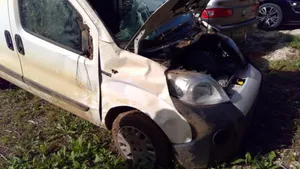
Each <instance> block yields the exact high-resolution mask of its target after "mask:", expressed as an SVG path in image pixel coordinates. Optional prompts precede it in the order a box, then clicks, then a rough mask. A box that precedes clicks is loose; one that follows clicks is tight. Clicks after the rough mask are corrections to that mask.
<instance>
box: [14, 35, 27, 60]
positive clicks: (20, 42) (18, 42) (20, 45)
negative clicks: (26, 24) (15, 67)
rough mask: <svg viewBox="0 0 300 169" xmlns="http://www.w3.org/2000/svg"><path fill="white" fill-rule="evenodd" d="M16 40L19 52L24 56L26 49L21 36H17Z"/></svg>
mask: <svg viewBox="0 0 300 169" xmlns="http://www.w3.org/2000/svg"><path fill="white" fill-rule="evenodd" d="M15 40H16V45H17V49H18V52H19V53H20V54H22V55H25V49H24V45H23V42H22V38H21V36H20V35H16V36H15Z"/></svg>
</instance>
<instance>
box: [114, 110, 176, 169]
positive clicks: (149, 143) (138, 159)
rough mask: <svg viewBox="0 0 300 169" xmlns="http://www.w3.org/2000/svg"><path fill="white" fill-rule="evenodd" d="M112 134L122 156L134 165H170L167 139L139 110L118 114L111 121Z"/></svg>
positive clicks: (169, 147) (169, 148)
mask: <svg viewBox="0 0 300 169" xmlns="http://www.w3.org/2000/svg"><path fill="white" fill-rule="evenodd" d="M112 134H113V139H114V143H115V146H116V147H117V149H118V151H119V152H120V154H121V155H122V157H123V158H125V159H126V160H128V161H129V162H132V163H133V164H134V165H135V166H136V165H140V164H141V165H147V166H150V167H155V166H160V167H164V168H166V167H169V166H170V164H171V160H172V156H171V144H170V142H169V139H168V138H167V136H166V135H165V134H164V133H163V131H162V130H161V129H160V128H159V127H158V126H157V125H156V123H155V122H153V121H152V120H151V119H150V118H149V117H148V116H147V115H145V114H143V113H141V112H139V111H130V112H126V113H122V114H120V115H119V116H118V117H117V118H116V120H115V121H114V123H113V129H112Z"/></svg>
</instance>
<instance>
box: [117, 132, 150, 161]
mask: <svg viewBox="0 0 300 169" xmlns="http://www.w3.org/2000/svg"><path fill="white" fill-rule="evenodd" d="M117 142H118V144H119V147H120V150H121V152H122V154H123V155H124V156H125V158H126V159H129V160H133V162H134V164H147V165H154V163H155V162H156V152H155V149H154V146H153V144H152V143H151V141H150V140H149V138H148V137H147V136H146V135H145V134H144V133H143V132H141V131H140V130H138V129H136V128H134V127H129V126H126V127H122V128H121V129H120V130H119V131H118V139H117Z"/></svg>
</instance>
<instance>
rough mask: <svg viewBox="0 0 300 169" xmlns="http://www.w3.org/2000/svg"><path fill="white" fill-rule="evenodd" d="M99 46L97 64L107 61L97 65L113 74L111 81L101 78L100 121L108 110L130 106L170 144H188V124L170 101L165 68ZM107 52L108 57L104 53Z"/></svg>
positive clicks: (141, 58) (122, 51)
mask: <svg viewBox="0 0 300 169" xmlns="http://www.w3.org/2000/svg"><path fill="white" fill-rule="evenodd" d="M102 45H103V46H102ZM100 46H101V51H102V50H103V52H101V51H100V53H102V54H103V59H102V58H101V60H102V61H103V60H106V59H107V58H109V59H107V60H106V61H105V62H104V61H103V62H101V63H102V70H103V71H106V72H111V70H116V71H117V73H115V74H114V73H112V74H111V77H107V76H105V75H103V76H102V77H103V79H102V85H101V90H102V95H101V98H102V113H103V117H105V115H106V113H107V112H108V111H109V110H110V109H111V108H114V107H119V106H130V107H133V108H136V109H138V110H140V111H142V112H144V113H146V114H147V115H149V117H151V119H153V120H154V121H155V122H156V123H157V124H158V125H159V126H160V127H161V128H162V130H163V131H164V132H165V133H166V135H167V136H168V137H169V139H170V141H171V142H172V143H185V142H189V141H191V137H192V136H191V130H190V127H189V124H188V123H187V122H186V120H185V119H184V118H183V117H182V116H181V115H180V114H179V113H178V112H177V110H176V109H175V108H174V105H173V103H172V101H171V98H170V95H169V91H168V86H167V81H166V76H165V71H166V67H163V66H161V65H160V64H158V63H156V62H154V61H152V60H150V59H147V58H144V57H141V56H139V55H136V54H133V53H130V52H128V51H124V50H120V52H115V51H116V50H114V49H112V46H111V45H110V44H106V43H100ZM105 46H106V47H105ZM108 48H111V49H110V50H108ZM109 51H110V54H109V53H106V52H109ZM112 55H114V56H112Z"/></svg>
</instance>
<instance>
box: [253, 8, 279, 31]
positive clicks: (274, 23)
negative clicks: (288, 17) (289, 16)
mask: <svg viewBox="0 0 300 169" xmlns="http://www.w3.org/2000/svg"><path fill="white" fill-rule="evenodd" d="M282 18H283V15H282V10H281V8H280V7H279V6H278V5H276V4H273V3H266V4H262V5H261V6H260V7H259V12H258V20H259V27H260V28H262V29H275V28H277V27H278V26H279V25H280V24H281V22H282Z"/></svg>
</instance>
